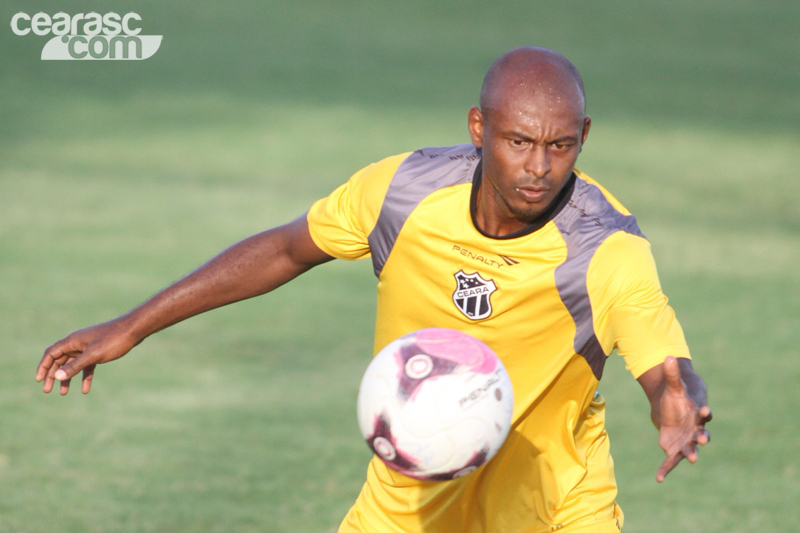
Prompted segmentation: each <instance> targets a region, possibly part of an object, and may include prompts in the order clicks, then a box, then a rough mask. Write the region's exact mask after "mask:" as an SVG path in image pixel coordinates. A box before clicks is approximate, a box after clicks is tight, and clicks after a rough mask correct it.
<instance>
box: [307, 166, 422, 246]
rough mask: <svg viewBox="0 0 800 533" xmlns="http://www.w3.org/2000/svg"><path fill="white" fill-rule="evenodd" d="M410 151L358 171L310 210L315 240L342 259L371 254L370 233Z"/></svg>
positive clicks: (317, 243)
mask: <svg viewBox="0 0 800 533" xmlns="http://www.w3.org/2000/svg"><path fill="white" fill-rule="evenodd" d="M406 157H408V154H400V155H397V156H392V157H389V158H386V159H384V160H383V161H380V162H378V163H374V164H372V165H369V166H368V167H365V168H363V169H361V170H360V171H358V172H356V173H355V174H354V175H353V176H352V177H351V178H350V179H349V180H348V181H347V182H346V183H344V184H342V185H341V186H339V187H338V188H336V190H334V191H333V192H332V193H331V194H330V195H328V196H327V197H326V198H323V199H321V200H318V201H317V202H315V203H314V205H312V206H311V209H310V210H309V212H308V215H307V218H308V228H309V232H310V233H311V238H312V239H313V240H314V243H315V244H316V245H317V246H318V247H319V248H320V249H321V250H322V251H324V252H325V253H327V254H328V255H331V256H333V257H336V258H338V259H351V260H352V259H363V258H366V257H369V256H370V250H369V243H368V237H369V234H370V232H371V231H372V229H373V228H374V227H375V224H376V222H377V220H378V215H379V214H380V210H381V206H382V205H383V199H384V197H385V196H386V191H387V190H388V189H389V184H390V183H391V180H392V177H393V176H394V173H395V172H396V171H397V168H398V167H399V166H400V163H402V162H403V161H404V160H405V158H406Z"/></svg>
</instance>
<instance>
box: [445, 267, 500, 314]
mask: <svg viewBox="0 0 800 533" xmlns="http://www.w3.org/2000/svg"><path fill="white" fill-rule="evenodd" d="M455 278H456V291H455V292H454V293H453V303H455V304H456V307H457V308H458V310H459V311H461V312H462V313H463V314H464V316H466V317H467V318H469V319H470V320H482V319H484V318H488V317H489V316H490V315H491V314H492V300H491V296H492V293H493V292H494V291H496V290H497V285H495V284H494V281H492V280H490V279H489V280H486V279H483V278H482V277H481V275H480V274H478V273H477V272H475V273H474V274H465V273H464V271H463V270H459V271H458V272H457V273H456V274H455Z"/></svg>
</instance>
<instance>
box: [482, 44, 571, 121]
mask: <svg viewBox="0 0 800 533" xmlns="http://www.w3.org/2000/svg"><path fill="white" fill-rule="evenodd" d="M521 96H524V97H526V98H531V97H536V98H541V99H543V100H545V101H550V102H558V103H570V104H571V105H573V106H574V107H575V110H576V111H577V112H579V113H580V114H581V115H585V114H586V94H585V92H584V88H583V80H582V79H581V75H580V73H578V69H576V68H575V65H573V64H572V63H570V62H569V60H568V59H567V58H566V57H564V56H562V55H561V54H559V53H557V52H554V51H552V50H548V49H546V48H536V47H522V48H515V49H514V50H511V51H510V52H507V53H505V54H503V55H502V56H500V58H498V59H497V61H495V62H494V63H493V64H492V66H491V67H490V68H489V71H488V72H487V73H486V77H485V78H484V80H483V87H482V88H481V97H480V107H481V111H483V113H487V112H490V111H491V110H495V109H500V108H503V107H504V106H505V105H506V104H507V103H508V100H509V99H514V98H518V97H521ZM565 101H566V102H565Z"/></svg>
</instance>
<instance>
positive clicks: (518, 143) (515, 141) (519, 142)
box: [511, 139, 528, 148]
mask: <svg viewBox="0 0 800 533" xmlns="http://www.w3.org/2000/svg"><path fill="white" fill-rule="evenodd" d="M526 144H528V142H527V141H522V140H520V139H511V145H512V146H516V147H517V148H521V147H522V146H525V145H526Z"/></svg>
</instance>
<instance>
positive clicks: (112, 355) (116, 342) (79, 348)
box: [36, 318, 137, 396]
mask: <svg viewBox="0 0 800 533" xmlns="http://www.w3.org/2000/svg"><path fill="white" fill-rule="evenodd" d="M136 344H137V343H136V342H135V341H134V340H132V338H131V337H130V336H129V335H128V334H127V333H126V332H125V328H124V327H123V321H122V319H121V318H120V319H116V320H112V321H110V322H104V323H102V324H98V325H96V326H92V327H90V328H86V329H82V330H80V331H76V332H75V333H72V334H71V335H69V336H67V337H65V338H63V339H61V340H60V341H58V342H57V343H55V344H53V345H52V346H50V347H49V348H48V349H46V350H45V351H44V356H42V360H41V361H40V362H39V366H38V367H37V369H36V381H39V382H42V381H43V382H44V386H43V387H42V390H44V392H46V393H49V392H50V391H52V390H53V385H54V384H55V382H56V381H60V382H61V387H60V390H59V392H60V393H61V395H62V396H63V395H65V394H67V393H68V392H69V384H70V380H71V379H72V377H73V376H75V375H76V374H78V372H80V371H83V379H82V383H81V392H83V393H84V394H88V393H89V390H91V388H92V378H93V377H94V369H95V367H96V366H97V365H98V364H100V363H107V362H109V361H114V360H115V359H119V358H120V357H122V356H123V355H125V354H126V353H128V352H129V351H130V350H131V349H132V348H133V347H134V346H136Z"/></svg>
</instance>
